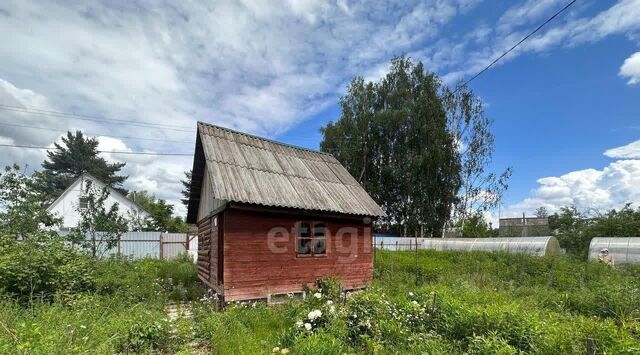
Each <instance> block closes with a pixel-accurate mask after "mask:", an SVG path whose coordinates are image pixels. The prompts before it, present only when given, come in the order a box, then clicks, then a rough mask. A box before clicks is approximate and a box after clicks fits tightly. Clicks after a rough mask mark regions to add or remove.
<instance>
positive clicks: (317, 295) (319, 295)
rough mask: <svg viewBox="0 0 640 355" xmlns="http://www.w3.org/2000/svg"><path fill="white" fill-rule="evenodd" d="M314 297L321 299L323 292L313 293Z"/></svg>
mask: <svg viewBox="0 0 640 355" xmlns="http://www.w3.org/2000/svg"><path fill="white" fill-rule="evenodd" d="M313 297H315V298H318V299H320V298H322V293H320V292H316V293H314V294H313Z"/></svg>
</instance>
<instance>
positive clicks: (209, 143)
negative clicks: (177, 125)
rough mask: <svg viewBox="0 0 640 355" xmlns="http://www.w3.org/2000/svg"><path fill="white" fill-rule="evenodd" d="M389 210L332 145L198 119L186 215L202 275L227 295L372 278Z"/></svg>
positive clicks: (260, 294) (259, 295)
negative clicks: (376, 226)
mask: <svg viewBox="0 0 640 355" xmlns="http://www.w3.org/2000/svg"><path fill="white" fill-rule="evenodd" d="M382 215H384V212H383V211H382V209H381V208H380V207H379V206H378V205H377V204H376V203H375V202H374V201H373V199H371V197H370V196H369V195H368V194H367V193H366V192H365V191H364V189H363V188H362V187H361V186H360V184H358V182H357V181H356V180H355V179H354V178H353V177H352V176H351V175H350V174H349V172H347V170H346V169H345V168H344V167H343V166H342V165H341V164H340V163H339V162H338V161H337V160H336V159H335V158H334V157H333V156H332V155H330V154H327V153H322V152H318V151H313V150H309V149H305V148H299V147H295V146H291V145H287V144H283V143H278V142H275V141H272V140H268V139H265V138H260V137H256V136H253V135H249V134H245V133H241V132H236V131H233V130H230V129H227V128H222V127H218V126H214V125H210V124H206V123H202V122H199V123H198V133H197V138H196V147H195V156H194V162H193V173H192V180H191V196H190V199H189V207H188V214H187V222H189V223H197V225H198V236H199V238H198V244H199V245H198V248H199V251H198V277H199V278H200V280H202V282H204V283H205V284H206V285H207V286H208V287H209V288H211V289H212V290H214V291H215V292H216V293H217V294H218V296H219V297H221V298H222V299H223V300H224V301H225V302H229V301H236V300H249V299H264V298H268V297H270V296H274V295H281V294H286V293H295V292H300V291H302V289H303V287H304V285H309V286H312V285H313V284H314V283H315V282H316V281H317V280H318V279H322V278H326V277H330V276H335V277H338V278H339V279H341V281H342V283H343V285H344V286H345V288H346V289H356V288H362V287H364V286H366V285H367V284H368V283H369V282H370V281H371V278H372V271H373V259H372V239H371V238H372V231H371V221H372V219H375V218H376V217H379V216H382Z"/></svg>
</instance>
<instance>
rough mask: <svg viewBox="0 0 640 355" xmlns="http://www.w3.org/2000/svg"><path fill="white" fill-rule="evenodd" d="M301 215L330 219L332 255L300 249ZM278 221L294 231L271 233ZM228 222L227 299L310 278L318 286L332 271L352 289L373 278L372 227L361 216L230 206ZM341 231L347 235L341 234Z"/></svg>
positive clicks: (286, 288) (283, 288)
mask: <svg viewBox="0 0 640 355" xmlns="http://www.w3.org/2000/svg"><path fill="white" fill-rule="evenodd" d="M301 220H305V221H309V220H315V221H323V222H325V223H326V225H327V234H326V235H327V239H326V242H327V244H326V245H327V246H326V248H327V252H326V255H323V256H298V255H297V253H296V238H295V234H296V232H297V231H296V229H295V224H296V222H299V221H301ZM276 227H278V228H284V229H285V230H287V231H288V232H289V237H288V238H286V237H285V236H283V235H282V234H279V235H278V236H277V237H276V238H268V235H269V231H271V230H272V229H273V228H276ZM223 228H224V229H223V233H222V234H223V236H224V237H223V244H224V251H223V255H224V261H223V265H224V271H223V275H222V277H223V279H224V283H223V292H224V299H225V301H227V302H229V301H235V300H247V299H259V298H266V297H267V296H268V295H269V294H272V293H287V292H297V291H301V290H302V289H303V286H304V285H305V284H306V285H309V286H313V285H314V284H315V282H316V280H318V279H322V278H326V277H330V276H335V277H338V278H340V279H341V281H342V282H343V285H344V286H345V288H346V289H355V288H362V287H364V286H366V285H368V284H369V283H370V282H371V279H372V274H373V258H372V255H373V254H372V246H371V240H372V239H371V238H372V237H371V230H370V226H369V225H367V224H365V223H364V222H363V221H361V220H358V219H354V218H351V219H340V218H332V219H322V218H319V217H316V218H311V219H310V217H308V216H301V215H292V214H284V213H277V212H273V213H270V212H263V211H250V210H235V209H227V210H225V211H224V226H223ZM344 228H351V229H350V230H347V229H344ZM339 231H342V232H343V233H342V235H338V233H339ZM270 239H271V240H270ZM274 240H275V241H274Z"/></svg>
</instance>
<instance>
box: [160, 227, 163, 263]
mask: <svg viewBox="0 0 640 355" xmlns="http://www.w3.org/2000/svg"><path fill="white" fill-rule="evenodd" d="M163 235H164V233H162V232H160V240H159V242H160V260H163V259H164V250H163V249H164V246H163V245H162V236H163Z"/></svg>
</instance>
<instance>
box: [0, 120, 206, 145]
mask: <svg viewBox="0 0 640 355" xmlns="http://www.w3.org/2000/svg"><path fill="white" fill-rule="evenodd" d="M0 126H11V127H22V128H30V129H40V130H44V131H57V132H62V133H64V132H67V131H68V130H60V129H54V128H49V127H36V126H29V125H22V124H16V123H5V122H0ZM80 130H81V131H82V132H83V133H84V134H86V135H89V136H102V137H111V138H122V139H135V140H146V141H158V142H171V143H188V144H193V141H176V140H169V139H162V138H140V137H127V136H113V135H109V134H98V133H88V132H85V131H83V130H82V129H80Z"/></svg>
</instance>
